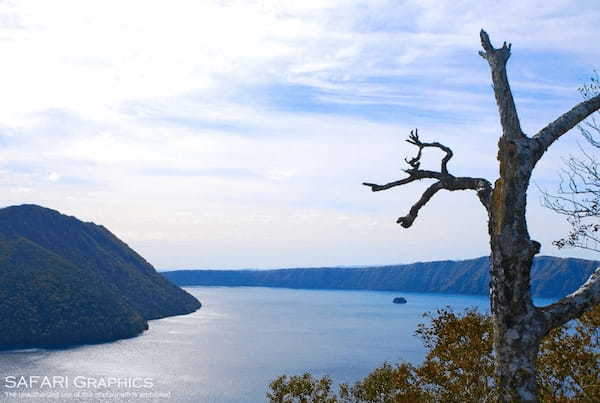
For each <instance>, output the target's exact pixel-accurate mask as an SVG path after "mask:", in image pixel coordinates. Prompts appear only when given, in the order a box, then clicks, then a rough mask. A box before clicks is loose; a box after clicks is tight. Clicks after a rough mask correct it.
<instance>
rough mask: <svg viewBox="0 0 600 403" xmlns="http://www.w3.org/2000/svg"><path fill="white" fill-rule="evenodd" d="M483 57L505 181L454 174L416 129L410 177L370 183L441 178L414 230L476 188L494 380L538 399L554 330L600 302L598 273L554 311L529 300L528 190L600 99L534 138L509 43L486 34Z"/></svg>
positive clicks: (509, 398)
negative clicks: (518, 101)
mask: <svg viewBox="0 0 600 403" xmlns="http://www.w3.org/2000/svg"><path fill="white" fill-rule="evenodd" d="M481 44H482V47H483V51H482V52H480V55H481V56H482V57H483V58H484V59H486V60H487V61H488V63H489V65H490V70H491V75H492V82H493V88H494V95H495V97H496V103H497V105H498V112H499V115H500V123H501V126H502V135H501V137H500V140H499V141H498V161H499V171H500V172H499V173H500V175H499V178H498V179H497V180H496V182H495V184H494V186H493V187H492V185H491V184H490V182H488V181H487V180H486V179H483V178H470V177H455V176H453V175H451V174H450V173H449V172H448V169H447V163H448V161H449V160H450V158H452V151H451V150H450V149H449V148H448V147H446V146H444V145H442V144H440V143H423V142H421V141H420V140H419V137H418V134H417V133H416V131H415V132H414V133H413V132H411V136H410V138H409V140H408V141H409V143H411V144H413V145H415V146H417V147H418V148H419V152H418V154H417V156H416V157H415V158H413V159H411V160H407V162H408V164H409V165H410V166H411V168H410V169H407V170H405V172H406V173H407V174H408V177H406V178H404V179H401V180H399V181H395V182H390V183H388V184H385V185H377V184H374V183H364V185H366V186H369V187H370V188H371V190H372V191H374V192H376V191H381V190H386V189H390V188H392V187H395V186H402V185H405V184H408V183H411V182H414V181H416V180H422V179H436V180H437V182H436V183H434V184H433V185H431V186H430V187H429V188H428V189H427V190H426V191H425V192H424V193H423V195H422V196H421V198H420V199H419V200H418V201H417V202H416V203H415V204H414V205H413V207H412V208H411V209H410V211H409V213H408V214H407V215H406V216H404V217H400V218H399V219H398V220H397V222H398V223H399V224H401V225H402V226H403V227H405V228H408V227H410V226H411V225H412V224H413V222H414V221H415V219H416V218H417V215H418V213H419V211H420V209H421V208H422V207H423V206H425V205H426V204H427V202H428V201H429V200H430V199H431V198H432V197H433V196H434V195H435V194H436V193H437V192H438V191H440V190H442V189H445V190H450V191H453V190H474V191H476V192H477V195H478V197H479V200H480V201H481V203H482V205H483V206H484V207H485V208H486V210H487V212H488V217H489V221H488V231H489V236H490V248H491V257H490V259H491V262H490V271H491V284H490V302H491V309H492V318H493V324H494V349H495V353H496V379H497V385H498V396H499V400H500V401H503V402H513V401H523V402H535V401H537V395H538V389H537V382H536V358H537V353H538V350H539V345H540V342H541V340H542V338H543V337H544V336H545V335H546V334H547V333H548V332H549V331H550V330H551V329H552V328H554V327H556V326H559V325H561V324H563V323H565V322H567V321H569V320H571V319H574V318H576V317H578V316H579V315H581V314H582V313H584V312H585V311H586V310H588V309H590V308H591V307H593V306H594V305H595V304H598V303H600V269H599V270H597V271H596V272H595V273H594V274H593V275H592V276H591V277H590V279H589V280H588V281H587V282H586V283H585V284H584V285H583V286H582V287H581V288H580V289H579V290H578V291H576V292H574V293H573V294H571V295H569V296H567V297H565V298H563V299H562V300H560V301H558V302H557V303H555V304H552V305H550V306H548V307H544V308H537V307H535V306H534V305H533V302H532V299H531V287H530V273H531V265H532V262H533V257H534V256H535V255H536V254H537V253H538V252H539V250H540V244H539V243H538V242H536V241H534V240H532V239H531V238H530V236H529V232H528V230H527V220H526V209H527V190H528V187H529V180H530V178H531V173H532V171H533V169H534V167H535V165H536V163H537V161H538V160H539V159H540V158H541V157H542V155H543V154H544V152H545V151H546V150H547V149H548V147H550V145H551V144H552V143H554V141H556V140H557V139H558V138H559V137H560V136H562V135H563V134H565V133H566V132H567V131H569V130H570V129H571V128H573V127H574V126H575V125H577V124H578V123H579V122H581V121H582V120H583V119H585V118H586V117H587V116H589V115H590V114H591V113H593V112H594V111H596V110H598V109H600V96H596V97H594V98H590V99H588V100H586V101H585V102H582V103H580V104H578V105H577V106H575V107H574V108H573V109H571V110H570V111H568V112H567V113H565V114H564V115H562V116H560V117H559V118H558V119H556V120H555V121H554V122H552V123H550V124H549V125H548V126H546V127H545V128H543V129H542V130H541V131H540V132H539V133H537V134H536V135H535V136H533V137H527V136H526V135H525V134H524V133H523V131H522V130H521V126H520V123H519V117H518V114H517V110H516V107H515V103H514V100H513V97H512V92H511V90H510V86H509V83H508V77H507V74H506V63H507V61H508V59H509V58H510V49H511V46H510V44H509V45H507V44H506V42H505V43H504V44H503V46H502V47H501V48H499V49H496V48H494V47H493V46H492V44H491V42H490V39H489V37H488V35H487V33H486V32H485V31H483V30H482V31H481ZM426 147H437V148H440V149H442V150H443V151H445V152H446V157H445V158H444V159H443V161H442V164H441V169H440V172H437V171H427V170H420V169H419V164H420V158H421V153H422V150H423V148H426Z"/></svg>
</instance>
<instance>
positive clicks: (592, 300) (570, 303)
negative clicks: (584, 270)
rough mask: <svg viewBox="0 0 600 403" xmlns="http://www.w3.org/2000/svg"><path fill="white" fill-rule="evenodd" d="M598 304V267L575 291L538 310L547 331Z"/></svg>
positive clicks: (599, 293)
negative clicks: (544, 321)
mask: <svg viewBox="0 0 600 403" xmlns="http://www.w3.org/2000/svg"><path fill="white" fill-rule="evenodd" d="M599 303H600V267H599V268H597V269H596V271H595V272H594V273H592V275H591V276H590V278H589V279H588V280H587V281H586V282H585V284H583V285H582V286H581V287H579V289H578V290H577V291H575V292H574V293H572V294H569V295H567V296H566V297H564V298H562V299H561V300H560V301H558V302H555V303H554V304H552V305H548V306H546V307H543V308H539V311H540V312H541V313H542V315H543V316H544V318H545V320H546V328H547V329H548V330H550V329H552V328H554V327H557V326H560V325H563V324H565V323H567V322H568V321H570V320H572V319H575V318H578V317H579V316H581V315H582V314H583V313H584V312H586V311H587V310H589V309H591V308H592V307H594V305H596V304H599Z"/></svg>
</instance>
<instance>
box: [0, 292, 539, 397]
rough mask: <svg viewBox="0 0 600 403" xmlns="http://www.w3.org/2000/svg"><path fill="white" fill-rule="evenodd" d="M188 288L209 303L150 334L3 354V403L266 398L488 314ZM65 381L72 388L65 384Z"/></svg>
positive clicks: (428, 301)
mask: <svg viewBox="0 0 600 403" xmlns="http://www.w3.org/2000/svg"><path fill="white" fill-rule="evenodd" d="M187 290H188V291H189V292H191V293H192V294H194V295H195V296H196V297H197V298H198V299H200V300H201V301H202V303H203V307H202V308H201V309H200V310H199V311H197V312H195V313H193V314H190V315H186V316H178V317H173V318H166V319H161V320H155V321H151V322H150V330H148V331H147V332H145V333H144V334H143V335H142V336H140V337H136V338H133V339H128V340H121V341H118V342H114V343H106V344H101V345H91V346H81V347H76V348H72V349H66V350H54V351H50V350H24V351H18V352H4V353H0V401H3V402H4V401H6V402H21V401H26V402H36V403H37V402H63V401H64V402H69V401H72V402H101V401H102V402H139V401H156V402H161V401H162V402H166V401H169V402H171V401H172V402H254V401H256V402H261V401H265V393H266V385H267V384H268V383H269V382H270V381H271V380H273V379H274V378H275V377H276V376H278V375H281V374H300V373H303V372H305V371H310V372H312V373H313V374H315V375H323V374H329V375H331V376H332V378H333V379H334V381H335V382H353V381H356V380H358V379H360V378H361V377H363V376H365V375H366V374H368V373H369V372H370V371H371V370H372V369H373V368H375V367H377V366H379V365H381V364H382V363H383V362H384V361H386V360H387V361H390V362H398V361H407V362H413V363H418V362H419V361H421V360H422V359H423V356H424V349H423V347H422V345H421V344H420V342H419V340H418V339H417V338H415V337H414V336H413V334H414V331H415V329H416V327H417V324H419V323H421V322H423V321H424V319H423V317H422V314H423V313H424V312H427V311H433V310H436V309H438V308H442V307H445V306H447V305H449V306H451V307H453V308H454V309H455V310H462V309H464V308H466V307H470V306H476V307H478V308H479V309H480V310H481V311H487V310H488V299H487V298H486V297H484V296H466V295H440V294H416V293H400V292H383V291H337V290H336V291H329V290H291V289H276V288H254V287H239V288H229V287H191V288H187ZM395 296H404V297H406V298H407V300H408V304H405V305H395V304H392V299H393V297H395ZM537 302H538V304H544V303H547V302H549V301H545V300H539V301H537ZM11 376H12V377H17V378H13V379H15V380H17V381H18V380H19V378H18V377H20V376H25V377H26V378H25V380H26V381H27V382H29V379H30V378H29V377H30V376H42V377H43V376H49V377H52V376H54V377H59V378H56V380H58V381H59V383H58V384H55V385H54V386H53V387H49V386H48V385H47V384H46V385H45V386H44V387H40V386H39V385H38V386H35V385H34V387H33V388H32V389H28V388H26V387H25V386H24V385H22V386H20V387H18V388H8V387H7V386H10V385H7V377H11ZM65 378H66V379H68V382H69V385H68V387H63V385H64V384H60V380H61V379H65ZM76 378H77V379H76ZM111 378H112V379H113V381H114V380H115V379H117V378H121V379H130V380H131V379H132V378H135V379H137V381H136V380H132V381H131V382H134V386H139V385H140V382H150V383H151V384H152V387H149V388H136V387H131V386H123V384H122V385H121V386H120V387H117V386H111V387H104V385H102V382H104V383H107V382H108V381H109V380H110V379H111ZM88 379H91V381H89V380H88ZM76 381H77V384H76V385H75V382H76ZM39 382H42V380H40V381H39ZM89 382H92V384H91V386H89V387H88V386H86V385H89ZM93 382H97V383H98V388H94V387H93ZM122 382H127V381H126V380H125V381H122ZM136 382H137V383H136ZM82 385H83V386H82ZM146 385H148V384H146ZM11 393H18V394H17V395H15V394H11ZM27 393H29V394H27ZM35 393H38V394H37V395H36V394H35ZM98 393H105V394H104V395H98ZM110 393H115V394H116V395H110ZM134 393H138V395H137V396H138V397H136V395H135V394H134ZM141 393H148V394H147V395H141ZM78 394H79V395H78ZM140 396H143V397H140Z"/></svg>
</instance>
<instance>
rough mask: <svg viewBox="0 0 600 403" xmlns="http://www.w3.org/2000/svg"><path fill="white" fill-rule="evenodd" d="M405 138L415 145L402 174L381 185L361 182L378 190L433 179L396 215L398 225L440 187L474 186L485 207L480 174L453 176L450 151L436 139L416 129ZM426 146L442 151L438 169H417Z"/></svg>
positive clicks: (487, 187) (485, 186)
mask: <svg viewBox="0 0 600 403" xmlns="http://www.w3.org/2000/svg"><path fill="white" fill-rule="evenodd" d="M406 141H407V142H409V143H410V144H412V145H414V146H416V147H417V148H418V149H419V151H418V153H417V155H416V156H415V157H414V158H411V159H405V161H406V162H407V163H408V165H410V168H409V169H405V170H404V172H406V173H407V174H408V176H407V177H406V178H404V179H400V180H397V181H394V182H389V183H387V184H385V185H377V184H375V183H368V182H365V183H363V185H365V186H368V187H370V188H371V190H372V191H373V192H379V191H381V190H387V189H391V188H393V187H396V186H402V185H406V184H408V183H411V182H415V181H418V180H421V179H437V182H436V183H434V184H433V185H431V186H430V187H429V188H427V190H425V192H424V193H423V194H422V195H421V198H420V199H419V200H418V201H417V202H416V203H415V204H414V205H413V206H412V208H411V209H410V211H409V213H408V214H407V215H406V216H404V217H400V218H398V220H397V221H396V222H397V223H398V224H400V225H402V226H403V227H404V228H409V227H410V226H411V225H412V224H413V222H414V221H415V219H416V218H417V215H418V214H419V210H421V208H422V207H423V206H425V205H426V204H427V202H429V200H431V198H432V197H433V196H434V195H435V194H436V193H437V192H438V191H440V190H442V189H445V190H451V191H452V190H475V191H476V192H477V196H478V197H479V200H480V201H481V203H482V204H483V206H484V207H485V208H486V209H487V208H488V206H489V199H490V193H491V190H492V185H491V184H490V182H488V181H487V180H486V179H482V178H470V177H456V176H454V175H451V174H450V173H449V172H448V161H450V159H451V158H452V155H453V153H452V150H451V149H450V148H449V147H447V146H445V145H443V144H441V143H438V142H434V143H424V142H422V141H421V140H420V139H419V134H418V131H417V130H416V129H415V130H414V131H411V132H410V136H409V138H408V140H406ZM427 147H434V148H439V149H440V150H442V151H444V152H445V153H446V155H445V156H444V158H443V159H442V162H441V168H440V172H437V171H429V170H423V169H419V167H420V165H421V156H422V155H423V149H424V148H427Z"/></svg>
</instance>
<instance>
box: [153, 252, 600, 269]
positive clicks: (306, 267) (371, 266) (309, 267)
mask: <svg viewBox="0 0 600 403" xmlns="http://www.w3.org/2000/svg"><path fill="white" fill-rule="evenodd" d="M486 257H489V256H486V255H482V256H478V257H472V258H465V259H441V260H418V261H414V262H409V263H388V264H377V265H370V264H359V265H331V266H285V267H283V266H282V267H240V268H234V267H228V268H216V267H212V268H207V267H203V268H197V267H196V268H187V267H181V268H167V269H165V268H158V267H155V268H156V270H157V271H158V272H167V271H190V270H192V271H193V270H201V271H202V270H215V271H244V270H248V271H252V270H261V271H262V270H288V269H289V270H294V269H329V268H336V269H358V268H376V267H389V266H408V265H413V264H419V263H438V262H463V261H467V260H478V259H483V258H486ZM547 257H550V258H557V259H577V260H585V261H590V262H598V263H600V257H599V259H586V258H580V257H574V256H554V255H536V256H535V257H534V259H538V258H547ZM150 264H152V262H150Z"/></svg>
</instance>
